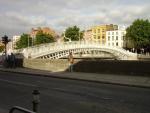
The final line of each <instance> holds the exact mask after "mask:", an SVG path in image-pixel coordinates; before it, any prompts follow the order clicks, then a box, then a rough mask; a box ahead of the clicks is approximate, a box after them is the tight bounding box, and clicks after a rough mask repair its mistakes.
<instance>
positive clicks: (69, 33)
mask: <svg viewBox="0 0 150 113" xmlns="http://www.w3.org/2000/svg"><path fill="white" fill-rule="evenodd" d="M79 35H80V28H78V27H77V26H73V27H68V28H67V29H66V31H65V36H66V37H67V38H69V39H71V41H77V40H79ZM64 40H65V41H68V39H66V38H65V39H64Z"/></svg>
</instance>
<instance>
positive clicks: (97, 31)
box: [94, 29, 106, 33]
mask: <svg viewBox="0 0 150 113" xmlns="http://www.w3.org/2000/svg"><path fill="white" fill-rule="evenodd" d="M100 32H101V30H100V29H97V30H96V29H95V30H94V33H100ZM102 32H106V31H105V29H102Z"/></svg>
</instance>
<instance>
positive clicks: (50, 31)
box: [30, 27, 58, 38]
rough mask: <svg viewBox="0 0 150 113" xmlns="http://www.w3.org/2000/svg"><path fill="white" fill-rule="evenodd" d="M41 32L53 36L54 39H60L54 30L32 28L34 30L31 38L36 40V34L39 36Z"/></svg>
mask: <svg viewBox="0 0 150 113" xmlns="http://www.w3.org/2000/svg"><path fill="white" fill-rule="evenodd" d="M39 31H42V32H43V33H45V34H50V35H52V36H53V37H54V38H57V37H58V35H57V34H56V32H55V31H54V30H53V29H51V28H49V27H43V28H41V27H38V28H32V29H31V33H30V36H31V37H32V38H35V37H36V34H37V33H38V32H39Z"/></svg>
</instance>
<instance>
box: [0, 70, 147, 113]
mask: <svg viewBox="0 0 150 113" xmlns="http://www.w3.org/2000/svg"><path fill="white" fill-rule="evenodd" d="M34 89H39V90H40V93H41V94H40V108H39V113H150V89H148V88H137V87H127V86H119V85H111V84H100V83H94V82H85V81H76V80H67V79H57V78H48V77H39V76H30V75H25V74H15V73H9V72H0V113H8V110H9V109H10V108H11V107H12V106H16V105H18V106H21V107H25V108H27V109H32V91H33V90H34Z"/></svg>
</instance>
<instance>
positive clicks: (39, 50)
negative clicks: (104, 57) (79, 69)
mask: <svg viewBox="0 0 150 113" xmlns="http://www.w3.org/2000/svg"><path fill="white" fill-rule="evenodd" d="M77 48H78V49H79V48H104V49H107V50H108V51H110V52H111V51H112V50H114V51H118V52H121V53H123V54H126V55H135V54H134V53H131V52H128V51H126V50H124V49H123V48H120V47H116V46H107V45H106V44H101V43H99V42H87V41H72V42H61V43H59V42H54V43H46V44H41V45H36V46H32V47H28V48H25V49H21V50H18V52H22V53H24V56H27V57H28V56H32V57H36V56H42V55H45V54H51V53H55V52H58V51H64V50H69V49H70V50H71V49H77Z"/></svg>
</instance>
